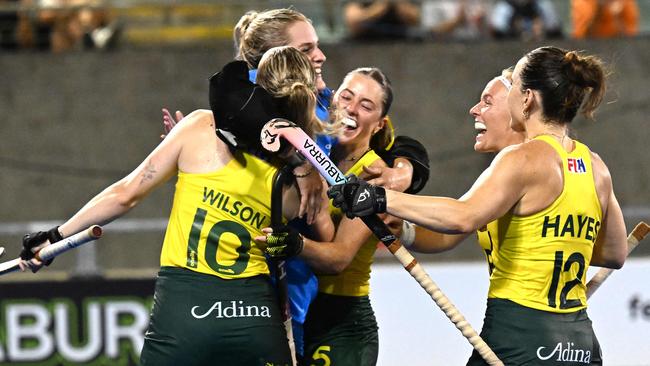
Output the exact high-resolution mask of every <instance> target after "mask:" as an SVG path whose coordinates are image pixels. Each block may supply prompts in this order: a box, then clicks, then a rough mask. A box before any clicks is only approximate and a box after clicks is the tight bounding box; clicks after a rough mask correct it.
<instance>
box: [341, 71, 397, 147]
mask: <svg viewBox="0 0 650 366" xmlns="http://www.w3.org/2000/svg"><path fill="white" fill-rule="evenodd" d="M383 101H384V91H383V89H382V87H381V85H379V83H378V82H377V81H375V80H374V79H372V78H371V77H370V76H367V75H363V74H360V73H352V74H350V75H348V76H347V77H346V78H345V80H343V84H341V86H340V87H339V89H338V90H337V91H336V94H334V99H333V106H334V108H335V109H336V111H337V112H336V113H334V114H335V115H340V117H341V122H343V124H345V126H346V127H345V128H344V130H343V133H342V135H341V136H340V137H339V140H338V142H339V144H341V145H344V146H345V145H355V146H361V145H365V146H368V144H369V143H370V138H371V137H372V135H373V134H374V133H376V132H377V131H379V130H380V129H382V128H383V127H384V123H385V121H384V116H382V108H383V103H384V102H383Z"/></svg>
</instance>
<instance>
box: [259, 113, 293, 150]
mask: <svg viewBox="0 0 650 366" xmlns="http://www.w3.org/2000/svg"><path fill="white" fill-rule="evenodd" d="M287 127H296V124H295V123H293V122H291V121H289V120H287V119H284V118H274V119H272V120H270V121H268V122H267V123H266V124H265V125H264V127H262V132H261V134H260V141H261V143H262V147H263V148H265V149H266V150H268V151H271V152H278V151H280V148H281V147H282V141H281V139H280V136H281V133H280V132H278V130H279V129H282V128H287Z"/></svg>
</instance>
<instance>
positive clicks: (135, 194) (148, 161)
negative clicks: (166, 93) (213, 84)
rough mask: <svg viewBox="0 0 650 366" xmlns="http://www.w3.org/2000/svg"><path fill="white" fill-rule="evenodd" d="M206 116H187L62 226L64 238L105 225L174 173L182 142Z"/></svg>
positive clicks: (60, 229) (191, 134) (194, 131)
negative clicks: (131, 169) (142, 159)
mask: <svg viewBox="0 0 650 366" xmlns="http://www.w3.org/2000/svg"><path fill="white" fill-rule="evenodd" d="M205 118H206V115H205V113H201V112H194V113H192V114H190V115H189V116H187V117H186V118H185V120H184V121H183V123H181V124H179V125H178V126H177V127H175V128H174V129H173V130H172V131H171V132H170V133H169V135H168V136H167V137H166V138H165V139H164V140H163V141H162V142H161V143H160V144H159V145H158V146H157V147H156V148H155V149H154V150H153V151H152V152H151V153H150V154H149V156H147V157H146V158H145V159H144V161H142V163H140V165H138V167H137V168H135V169H134V170H133V171H132V172H131V173H130V174H129V175H127V176H126V177H124V178H122V179H120V180H119V181H117V182H115V183H113V184H112V185H110V186H109V187H108V188H106V189H104V190H103V191H102V192H100V193H99V194H98V195H97V196H95V197H94V198H92V199H91V200H90V201H89V202H88V203H87V204H86V205H84V206H83V207H82V208H81V209H80V210H79V211H78V212H77V213H76V214H75V215H74V216H73V217H72V218H70V219H69V220H68V221H67V222H65V223H64V224H63V225H61V226H60V227H59V231H60V232H61V234H62V235H63V236H64V237H66V236H69V235H72V234H74V233H76V232H79V231H81V230H83V229H85V228H87V227H89V226H90V225H93V224H98V225H104V224H106V223H108V222H110V221H113V220H115V219H116V218H118V217H120V216H122V215H124V214H125V213H127V212H128V211H129V210H131V209H132V208H133V207H135V206H136V205H137V204H138V203H140V202H141V201H142V199H143V198H144V197H146V196H147V195H148V194H149V193H150V192H151V191H153V190H154V189H155V188H156V187H158V186H159V185H161V184H162V183H164V182H166V181H167V180H168V179H169V178H171V177H172V176H173V175H174V174H176V172H177V168H178V165H177V163H178V160H179V157H180V154H181V151H182V147H183V143H184V141H185V140H187V139H191V138H192V136H193V135H194V134H196V130H197V126H198V125H199V124H201V123H203V124H205V123H209V122H207V121H206V120H205ZM202 120H203V121H202Z"/></svg>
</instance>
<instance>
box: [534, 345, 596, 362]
mask: <svg viewBox="0 0 650 366" xmlns="http://www.w3.org/2000/svg"><path fill="white" fill-rule="evenodd" d="M572 347H573V342H566V347H563V344H562V343H561V342H560V343H558V344H557V345H555V348H553V349H552V350H551V349H550V348H547V347H544V346H542V347H539V348H538V349H537V358H539V359H540V360H543V361H546V360H551V359H552V360H553V361H566V362H579V363H586V364H589V363H591V351H589V350H583V349H573V348H572ZM549 352H550V353H549ZM545 354H546V355H545Z"/></svg>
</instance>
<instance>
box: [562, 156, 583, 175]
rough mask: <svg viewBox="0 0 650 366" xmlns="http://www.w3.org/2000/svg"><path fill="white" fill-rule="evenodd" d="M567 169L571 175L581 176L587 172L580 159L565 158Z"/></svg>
mask: <svg viewBox="0 0 650 366" xmlns="http://www.w3.org/2000/svg"><path fill="white" fill-rule="evenodd" d="M567 169H569V172H571V173H578V174H583V173H586V172H587V166H586V165H585V162H584V160H582V158H577V159H576V158H567Z"/></svg>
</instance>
